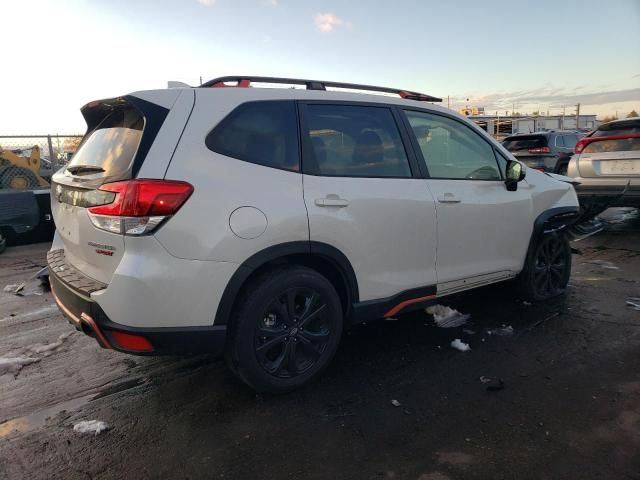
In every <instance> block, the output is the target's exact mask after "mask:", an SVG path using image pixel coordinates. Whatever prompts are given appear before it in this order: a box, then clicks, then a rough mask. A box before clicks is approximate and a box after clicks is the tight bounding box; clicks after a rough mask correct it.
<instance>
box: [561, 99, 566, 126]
mask: <svg viewBox="0 0 640 480" xmlns="http://www.w3.org/2000/svg"><path fill="white" fill-rule="evenodd" d="M566 109H567V107H566V105H562V120H561V121H560V130H564V114H565V112H566Z"/></svg>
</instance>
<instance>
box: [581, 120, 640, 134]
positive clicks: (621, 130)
mask: <svg viewBox="0 0 640 480" xmlns="http://www.w3.org/2000/svg"><path fill="white" fill-rule="evenodd" d="M632 134H640V120H625V121H624V122H616V123H612V124H605V125H601V126H600V127H598V129H597V130H596V131H595V132H593V135H591V136H592V137H610V136H613V135H632Z"/></svg>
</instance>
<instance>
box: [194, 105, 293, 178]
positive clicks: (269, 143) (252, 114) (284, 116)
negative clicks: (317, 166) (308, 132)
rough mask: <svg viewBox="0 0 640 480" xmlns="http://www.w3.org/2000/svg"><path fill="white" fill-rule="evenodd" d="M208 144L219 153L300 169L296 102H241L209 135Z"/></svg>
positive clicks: (286, 168) (266, 165)
mask: <svg viewBox="0 0 640 480" xmlns="http://www.w3.org/2000/svg"><path fill="white" fill-rule="evenodd" d="M205 144H206V145H207V147H208V148H209V149H210V150H212V151H214V152H216V153H220V154H222V155H226V156H228V157H233V158H237V159H238V160H243V161H245V162H250V163H256V164H258V165H264V166H265V167H272V168H279V169H283V170H290V171H293V172H298V171H300V162H299V155H298V121H297V117H296V108H295V104H294V102H293V101H263V102H249V103H245V104H242V105H240V106H239V107H238V108H236V109H235V110H234V111H233V112H231V113H230V114H229V115H228V116H227V117H226V118H224V119H223V120H222V121H221V122H220V124H219V125H218V126H217V127H215V128H214V129H213V130H212V131H211V133H209V135H207V138H206V140H205Z"/></svg>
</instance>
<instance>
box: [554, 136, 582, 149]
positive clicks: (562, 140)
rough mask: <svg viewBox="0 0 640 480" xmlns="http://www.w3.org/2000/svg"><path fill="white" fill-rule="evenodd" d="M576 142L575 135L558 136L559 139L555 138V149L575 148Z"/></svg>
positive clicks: (576, 137)
mask: <svg viewBox="0 0 640 480" xmlns="http://www.w3.org/2000/svg"><path fill="white" fill-rule="evenodd" d="M577 142H578V136H577V135H560V136H559V137H556V146H557V147H565V148H573V147H575V146H576V143H577Z"/></svg>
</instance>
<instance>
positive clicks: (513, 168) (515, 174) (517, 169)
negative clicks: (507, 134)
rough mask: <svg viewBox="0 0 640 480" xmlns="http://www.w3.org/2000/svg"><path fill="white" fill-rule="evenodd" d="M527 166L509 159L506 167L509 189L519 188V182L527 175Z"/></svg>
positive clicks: (506, 183)
mask: <svg viewBox="0 0 640 480" xmlns="http://www.w3.org/2000/svg"><path fill="white" fill-rule="evenodd" d="M526 175H527V173H526V167H525V166H524V165H522V164H521V163H520V162H516V161H514V160H509V161H508V162H507V168H506V179H505V181H504V184H505V186H506V187H507V190H509V191H510V192H515V191H516V190H517V189H518V182H521V181H522V180H524V177H526Z"/></svg>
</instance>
